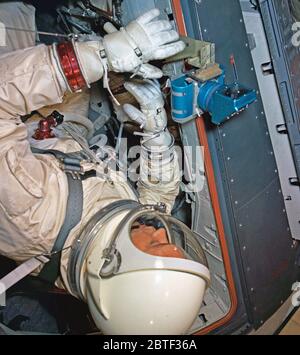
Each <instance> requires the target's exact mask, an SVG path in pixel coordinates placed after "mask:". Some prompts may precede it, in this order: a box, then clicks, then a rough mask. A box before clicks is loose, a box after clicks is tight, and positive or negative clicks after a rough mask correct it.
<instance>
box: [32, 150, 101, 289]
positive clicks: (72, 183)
mask: <svg viewBox="0 0 300 355" xmlns="http://www.w3.org/2000/svg"><path fill="white" fill-rule="evenodd" d="M31 150H32V152H33V153H34V154H52V155H54V156H55V157H56V158H57V159H58V160H60V161H61V162H62V163H63V165H64V166H63V170H64V171H65V173H66V175H67V179H68V187H69V195H68V202H67V209H66V216H65V221H64V224H63V226H62V228H61V230H60V232H59V235H58V237H57V239H56V242H55V244H54V247H53V249H52V251H51V253H52V254H53V255H52V256H51V259H50V261H49V262H48V263H47V264H46V265H45V267H44V268H43V270H42V271H41V273H40V275H39V277H40V278H41V279H42V280H44V281H47V282H49V283H51V284H54V283H55V281H56V279H57V278H58V276H59V273H60V259H61V254H62V250H63V248H64V245H65V243H66V240H67V238H68V236H69V234H70V232H71V230H72V229H73V228H75V227H76V226H77V225H78V223H79V222H80V221H81V218H82V211H83V187H82V180H83V179H84V178H88V177H91V174H90V173H88V175H86V174H84V175H83V174H82V172H81V166H80V162H81V160H82V158H81V154H82V153H75V154H65V153H62V152H60V151H56V150H41V149H37V148H33V147H32V148H31ZM92 176H96V173H92Z"/></svg>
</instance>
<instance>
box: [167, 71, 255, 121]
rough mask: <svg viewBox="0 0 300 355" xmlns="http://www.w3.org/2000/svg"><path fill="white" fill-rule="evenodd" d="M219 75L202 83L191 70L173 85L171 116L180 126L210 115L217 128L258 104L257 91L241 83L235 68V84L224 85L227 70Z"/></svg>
mask: <svg viewBox="0 0 300 355" xmlns="http://www.w3.org/2000/svg"><path fill="white" fill-rule="evenodd" d="M219 68H220V71H219V75H217V76H216V77H214V78H212V79H209V80H203V79H201V76H199V75H197V71H195V70H192V71H190V72H187V73H185V74H184V75H183V76H180V77H179V78H177V79H174V80H173V81H172V116H173V120H174V121H176V122H178V123H181V124H183V123H186V122H188V121H190V120H192V119H194V118H195V117H197V116H199V115H201V114H202V113H203V112H208V113H209V114H210V115H211V120H212V122H213V123H214V124H215V125H220V124H222V123H224V122H226V121H227V120H229V119H230V118H231V117H233V116H235V115H236V114H238V113H240V112H241V111H243V110H245V109H247V108H248V106H249V105H250V104H252V103H253V102H255V101H256V100H257V95H256V91H255V90H251V89H249V88H246V87H244V86H243V85H241V84H240V83H239V82H238V75H237V72H236V68H235V65H234V71H235V79H236V80H235V82H234V83H233V84H230V85H227V84H225V70H224V69H223V68H222V67H219Z"/></svg>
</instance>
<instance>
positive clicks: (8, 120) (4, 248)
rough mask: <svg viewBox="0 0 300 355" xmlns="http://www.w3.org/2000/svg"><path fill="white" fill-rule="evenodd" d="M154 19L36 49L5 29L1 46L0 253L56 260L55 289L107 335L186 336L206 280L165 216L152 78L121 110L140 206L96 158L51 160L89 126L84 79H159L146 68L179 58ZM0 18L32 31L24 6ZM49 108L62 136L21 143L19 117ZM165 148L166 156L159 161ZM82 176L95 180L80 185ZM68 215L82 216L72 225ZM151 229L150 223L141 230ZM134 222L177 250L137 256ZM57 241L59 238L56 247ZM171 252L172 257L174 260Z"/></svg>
mask: <svg viewBox="0 0 300 355" xmlns="http://www.w3.org/2000/svg"><path fill="white" fill-rule="evenodd" d="M12 11H13V16H9V15H11V12H12ZM158 15H159V12H158V10H153V11H150V12H149V13H147V14H145V15H143V16H141V17H140V18H139V19H138V20H136V21H133V22H132V23H130V24H129V25H128V26H126V27H125V28H123V29H121V30H120V31H114V30H110V31H109V32H110V33H109V34H108V35H107V36H105V37H104V39H103V40H102V39H99V40H98V41H93V42H91V41H90V42H73V43H71V42H70V43H63V44H59V45H53V46H45V45H39V46H37V47H34V41H35V38H34V36H32V34H30V33H29V34H28V33H27V34H20V33H18V34H17V35H14V34H13V33H14V32H13V31H12V32H10V31H7V38H6V40H7V47H4V48H3V51H2V53H4V54H2V56H1V57H0V73H1V75H0V181H1V184H0V220H1V224H0V253H1V254H2V255H4V256H6V257H8V258H10V259H13V260H15V261H17V262H18V263H21V262H25V261H27V260H29V259H30V258H34V257H37V256H41V255H45V256H47V255H49V253H51V252H52V254H53V255H52V257H53V256H54V255H55V256H56V258H57V257H59V259H60V260H59V268H60V269H59V271H60V272H59V275H58V276H59V277H58V278H56V285H57V286H58V287H61V288H64V289H66V290H67V291H68V292H70V293H71V294H73V295H74V296H76V297H79V298H82V299H83V300H84V301H86V302H87V303H88V304H89V308H90V311H91V314H92V316H93V318H94V320H95V322H96V324H97V325H98V326H99V328H101V330H102V331H103V332H104V333H106V334H134V333H140V334H182V333H185V332H186V331H188V329H189V328H190V326H191V325H192V323H193V321H194V319H195V317H196V316H197V312H198V311H199V309H200V306H201V303H202V299H203V295H204V291H205V289H206V287H207V285H208V283H209V272H208V269H207V265H206V261H205V256H204V255H203V253H202V250H201V247H200V246H199V244H198V242H197V240H196V238H195V236H194V235H193V233H192V232H191V231H190V230H189V229H188V228H187V227H185V226H184V225H183V224H182V223H180V222H177V221H176V220H174V219H173V218H171V217H169V216H168V214H167V213H170V212H171V209H172V206H173V204H174V201H175V198H176V196H177V194H178V191H179V183H180V176H179V167H178V162H177V157H176V153H175V151H174V147H173V146H174V140H173V137H172V136H171V135H170V133H169V132H168V130H167V128H166V126H167V120H166V112H165V110H164V100H163V98H162V94H161V92H160V89H159V88H158V87H157V85H156V84H155V82H153V81H149V80H148V81H146V82H144V83H142V84H141V83H140V82H138V83H136V82H129V83H127V84H126V88H127V90H128V91H129V92H130V93H131V94H132V95H134V96H135V97H136V99H137V101H138V102H139V103H140V105H141V111H139V110H137V109H136V108H134V107H133V106H130V105H125V107H124V110H125V111H126V113H127V115H128V116H129V117H131V118H132V119H133V120H134V121H136V122H138V123H139V124H140V125H141V126H142V127H143V128H144V133H145V136H144V138H143V140H142V154H141V177H140V181H139V184H138V193H139V198H137V196H136V193H135V191H133V190H132V188H131V186H130V185H129V184H128V183H127V181H126V178H124V177H123V175H122V173H121V172H117V171H115V170H113V169H111V168H109V167H108V166H106V165H105V164H101V162H99V161H98V162H95V161H93V160H89V159H87V158H85V159H84V158H82V159H79V160H78V159H77V158H76V159H77V160H76V159H75V158H74V156H72V157H70V155H65V156H60V155H59V154H58V153H57V152H62V153H67V154H70V153H75V152H79V151H81V150H82V145H80V144H79V143H78V141H76V140H74V136H72V132H73V134H75V135H76V134H77V136H80V137H79V138H81V139H83V138H87V137H88V136H91V135H92V133H93V127H92V125H91V122H90V121H89V120H88V118H87V117H88V102H89V93H88V88H89V87H90V85H91V84H92V83H94V82H96V81H98V80H100V79H101V78H103V80H104V86H107V87H109V83H108V77H107V75H108V72H109V71H115V72H130V73H134V74H135V75H139V76H141V77H143V78H148V79H156V78H160V77H161V75H162V73H161V71H160V70H159V69H157V68H155V67H153V66H152V65H149V64H147V63H148V62H149V61H151V60H155V59H164V58H166V57H169V56H171V55H173V54H176V53H178V52H180V51H181V50H183V48H184V44H183V43H182V42H180V41H178V34H177V33H176V32H175V31H173V30H172V29H171V25H170V24H169V23H168V22H167V21H154V20H155V18H156V17H157V16H158ZM0 21H1V22H3V23H6V21H8V22H7V23H8V25H9V26H11V27H17V28H24V26H27V27H26V28H33V27H34V9H33V7H31V6H29V5H24V4H23V3H20V2H18V3H8V4H0ZM28 26H29V27H28ZM110 29H111V28H110ZM14 36H15V37H14ZM20 48H21V50H18V51H16V50H17V49H20ZM12 50H14V51H13V52H11V51H12ZM78 92H80V93H78ZM54 109H55V110H57V111H59V112H60V113H61V114H63V115H64V116H65V122H67V123H69V125H68V126H67V127H68V128H69V131H68V132H69V134H71V136H72V137H71V136H70V135H66V136H65V137H61V138H51V139H48V140H46V141H41V142H40V141H32V139H31V143H32V146H30V144H29V136H28V129H27V127H26V125H25V124H23V123H22V121H21V119H20V117H21V116H24V115H27V114H30V113H31V112H33V111H36V110H41V111H40V112H43V114H44V115H45V116H47V114H49V113H51V112H53V110H54ZM72 125H73V126H72ZM72 127H73V128H72ZM70 130H71V131H70ZM74 132H75V133H74ZM79 141H80V140H79ZM83 141H85V140H84V139H83ZM34 148H35V149H37V148H38V149H43V150H45V148H46V149H47V150H52V151H54V150H55V151H56V153H55V152H54V153H51V154H45V153H47V152H45V151H37V150H34ZM32 149H33V151H34V152H35V154H33V153H32ZM165 151H168V152H169V153H170V154H169V155H168V158H166V160H164V161H161V159H162V158H161V156H162V152H165ZM77 157H78V156H77ZM73 158H74V159H75V161H77V162H78V164H77V165H76V164H75V163H74V166H73V167H71V168H70V167H69V165H70V164H69V165H68V163H67V162H70V159H73ZM74 159H73V160H72V163H71V165H72V164H73V162H74ZM62 161H63V163H64V164H62ZM161 164H163V166H164V170H163V173H161V171H160V169H159V167H160V166H161ZM67 165H68V168H66V166H67ZM75 165H76V166H75ZM74 167H76V169H79V174H75V175H76V177H78V176H80V177H82V179H81V180H82V181H79V180H76V183H79V184H80V186H81V192H82V196H81V204H82V205H81V206H80V203H78V205H77V203H76V198H75V199H73V200H72V198H74V197H72V196H73V195H72V194H73V190H70V189H72V184H71V181H72V178H71V177H70V176H73V177H74V173H77V172H78V171H77V170H76V169H75V170H72V169H73V168H74ZM70 170H71V171H70ZM91 171H93V172H94V173H95V174H94V175H92V177H89V178H87V179H85V174H88V173H90V172H91ZM70 173H72V175H71V174H70ZM150 175H151V176H150ZM70 196H71V197H70ZM77 198H78V196H77ZM79 198H80V197H79ZM77 201H78V200H77ZM138 201H139V202H138ZM72 203H73V205H72V206H71V207H70V204H72ZM74 204H75V205H74ZM164 206H165V207H164ZM76 209H77V210H78V211H76ZM72 213H73V217H72ZM76 214H77V215H78V214H79V215H80V220H79V221H77V222H76V223H74V221H76V218H75V217H74V215H76ZM72 218H73V225H72V222H70V220H71V221H72ZM74 218H75V219H74ZM66 220H69V222H66ZM145 221H146V222H145ZM149 221H152V222H151V223H150V226H152V227H145V226H148V225H149ZM153 221H154V222H153ZM68 223H69V226H66V224H68ZM153 223H154V225H155V223H156V225H157V226H158V227H157V228H158V229H157V228H156V229H154V228H153ZM136 225H138V228H141V229H142V230H144V228H146V229H147V228H148V231H149V228H153V231H154V234H155V233H156V231H157V230H160V229H163V230H165V231H166V232H165V235H166V236H167V240H166V241H165V242H157V243H156V245H154V247H155V246H156V247H160V246H163V247H166V245H167V244H169V245H172V246H173V247H172V248H173V251H174V253H175V254H174V255H172V253H171V254H170V253H169V254H168V255H167V257H166V254H159V252H149V253H148V252H147V249H144V250H143V249H142V248H139V247H138V243H136V244H135V243H133V241H132V230H133V229H134V228H135V227H136ZM62 234H64V239H61V240H60V241H59V242H58V239H60V236H61V235H62ZM62 242H63V244H61V243H62ZM60 244H61V245H60ZM58 245H60V247H58ZM151 246H152V247H153V244H151ZM62 250H63V251H62ZM178 250H182V254H176V252H178ZM50 263H51V262H50ZM50 263H49V264H50ZM46 267H47V264H46ZM133 310H134V311H133Z"/></svg>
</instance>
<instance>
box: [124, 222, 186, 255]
mask: <svg viewBox="0 0 300 355" xmlns="http://www.w3.org/2000/svg"><path fill="white" fill-rule="evenodd" d="M131 240H132V242H133V244H134V245H135V246H136V247H137V248H138V249H139V250H141V251H143V252H144V253H147V254H150V255H154V256H162V257H169V258H179V259H185V256H184V253H183V252H182V250H181V249H179V248H178V247H177V246H176V245H173V244H170V243H169V241H168V237H167V233H166V230H165V229H164V228H160V229H156V228H154V227H150V226H145V225H141V224H140V225H138V226H136V227H135V228H134V229H133V230H132V231H131Z"/></svg>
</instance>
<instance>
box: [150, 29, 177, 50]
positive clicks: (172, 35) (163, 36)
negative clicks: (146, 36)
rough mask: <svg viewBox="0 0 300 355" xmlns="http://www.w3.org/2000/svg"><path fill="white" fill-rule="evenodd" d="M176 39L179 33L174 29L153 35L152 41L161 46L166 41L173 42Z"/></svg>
mask: <svg viewBox="0 0 300 355" xmlns="http://www.w3.org/2000/svg"><path fill="white" fill-rule="evenodd" d="M178 39H179V34H178V33H177V32H176V31H174V30H172V31H164V32H160V33H158V34H156V35H154V36H153V41H154V43H156V44H157V45H158V46H163V45H165V44H167V43H172V42H175V41H177V40H178Z"/></svg>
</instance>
